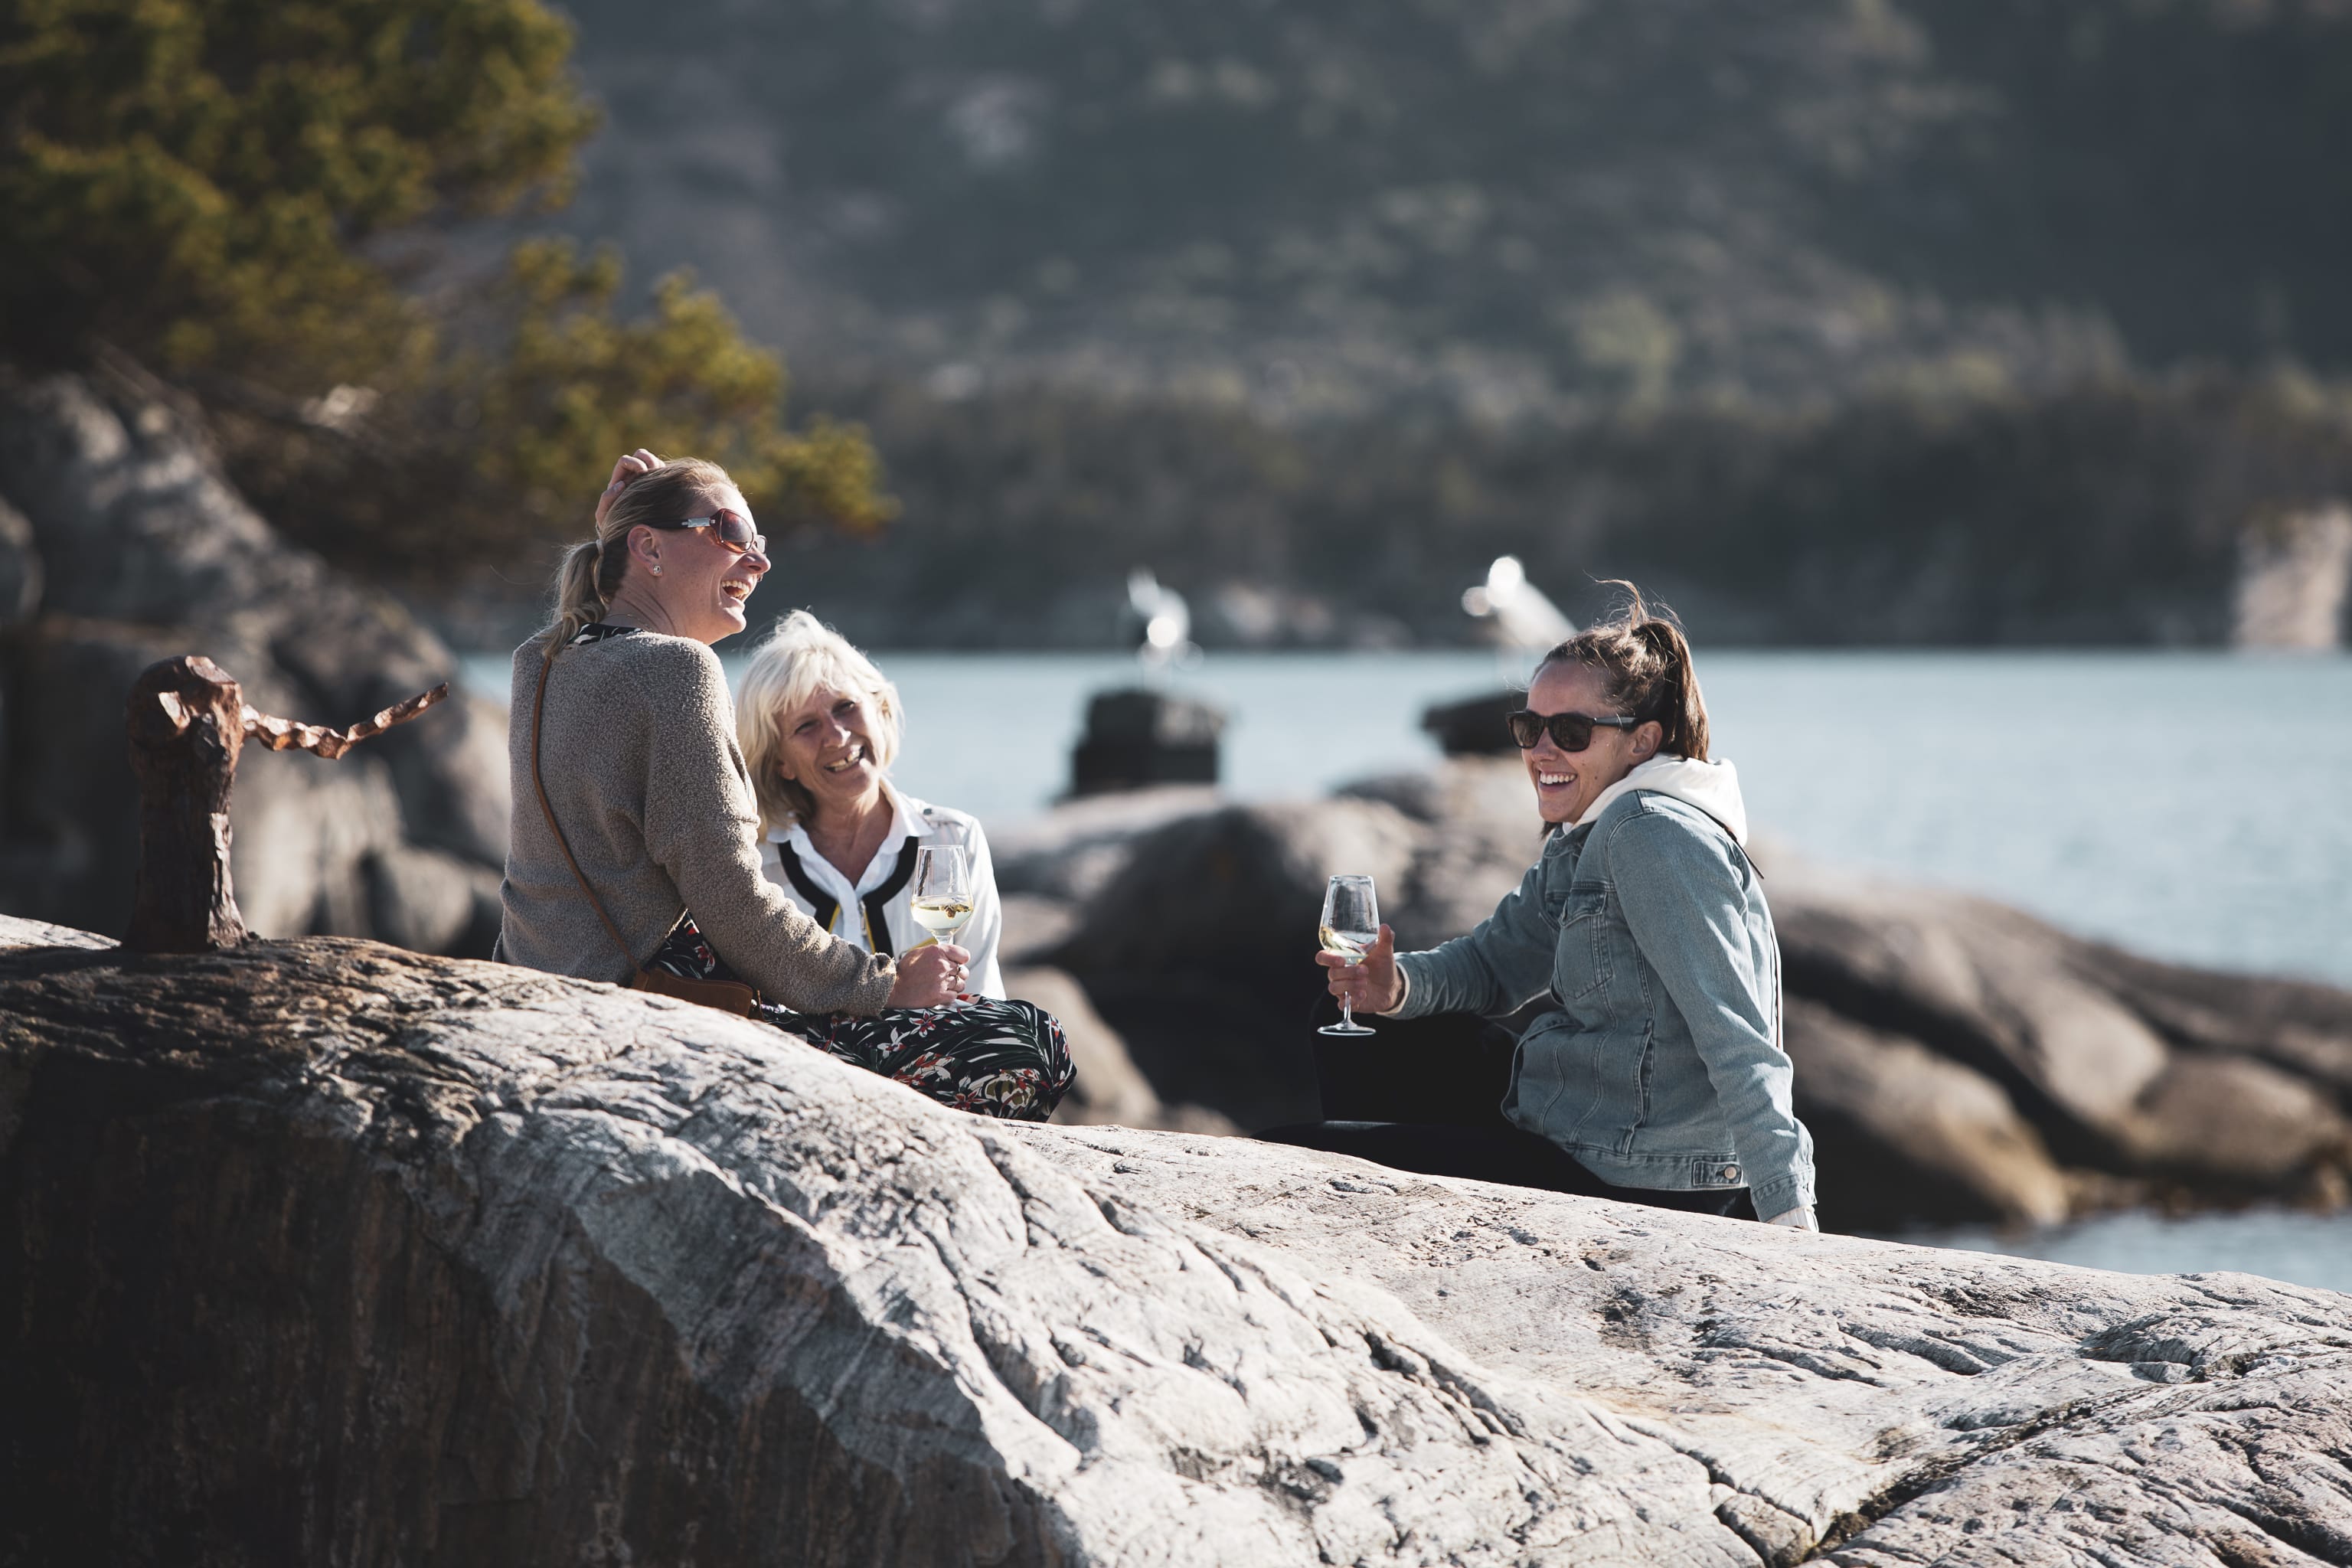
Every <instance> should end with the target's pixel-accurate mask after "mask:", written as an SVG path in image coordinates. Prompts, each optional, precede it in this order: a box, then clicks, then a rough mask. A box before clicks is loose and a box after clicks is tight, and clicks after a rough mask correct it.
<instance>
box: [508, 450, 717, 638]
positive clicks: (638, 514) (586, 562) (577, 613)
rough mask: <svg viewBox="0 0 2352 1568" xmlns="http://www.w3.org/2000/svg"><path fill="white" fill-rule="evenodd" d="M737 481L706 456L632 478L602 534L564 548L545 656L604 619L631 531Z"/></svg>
mask: <svg viewBox="0 0 2352 1568" xmlns="http://www.w3.org/2000/svg"><path fill="white" fill-rule="evenodd" d="M734 483H735V481H734V480H733V479H729V478H728V477H727V470H726V469H724V468H720V467H719V465H718V464H716V463H711V462H706V461H704V460H703V459H702V458H672V459H671V460H670V461H668V462H667V463H664V464H663V465H662V466H661V467H660V468H656V469H655V470H654V471H653V472H651V473H649V474H640V475H638V476H637V477H636V478H635V479H631V480H630V481H629V485H628V488H627V489H625V490H623V491H622V492H621V493H620V495H619V496H618V497H617V498H616V499H615V500H614V502H613V504H612V507H611V508H610V509H609V510H607V511H606V512H605V513H604V521H602V522H600V523H598V524H597V525H596V537H595V538H593V539H589V540H583V541H582V542H580V543H578V544H575V545H573V546H572V548H571V549H569V550H567V551H565V552H563V564H562V565H561V566H559V567H557V568H556V569H555V584H554V587H555V593H554V597H555V618H554V620H553V621H552V622H551V623H550V625H549V626H548V627H547V630H546V631H545V632H543V633H542V634H541V635H542V636H543V637H546V639H547V644H546V646H545V647H543V648H541V650H540V657H541V658H543V659H546V658H554V657H555V650H556V649H558V648H560V647H563V646H564V645H565V644H566V643H568V642H570V641H571V640H572V638H573V637H578V636H579V635H580V628H581V627H583V626H590V625H593V623H595V622H596V621H598V620H601V619H602V618H604V610H605V607H606V606H607V605H611V604H612V602H613V595H615V594H617V593H619V592H620V589H621V582H622V579H623V578H624V577H625V576H626V575H627V574H628V570H629V542H628V541H629V530H631V529H633V528H635V527H637V526H638V525H639V524H641V523H654V524H660V523H666V522H672V521H678V520H681V519H683V518H685V517H686V516H687V515H688V513H689V512H690V511H691V510H692V509H693V506H694V503H695V501H696V499H697V498H698V497H700V496H703V495H706V494H708V493H709V492H710V491H712V490H715V489H719V488H720V487H722V486H730V487H731V486H732V485H733V484H734Z"/></svg>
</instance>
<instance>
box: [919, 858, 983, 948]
mask: <svg viewBox="0 0 2352 1568" xmlns="http://www.w3.org/2000/svg"><path fill="white" fill-rule="evenodd" d="M971 903H972V899H971V862H970V861H969V860H967V859H966V858H964V852H963V848H962V847H961V845H955V844H941V845H937V846H926V847H923V848H919V849H918V850H916V851H915V889H914V900H913V904H912V910H911V912H912V913H913V915H914V917H915V923H916V924H917V925H919V926H920V927H922V928H923V929H924V930H925V931H929V932H930V933H931V940H932V941H934V942H946V941H947V940H949V939H950V937H952V936H954V935H955V934H956V932H958V931H961V930H963V928H964V926H965V924H966V923H967V922H968V921H971Z"/></svg>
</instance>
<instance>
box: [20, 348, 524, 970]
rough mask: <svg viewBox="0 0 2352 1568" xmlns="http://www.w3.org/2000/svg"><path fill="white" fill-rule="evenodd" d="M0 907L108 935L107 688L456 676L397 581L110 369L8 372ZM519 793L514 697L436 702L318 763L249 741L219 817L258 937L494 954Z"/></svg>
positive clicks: (310, 707)
mask: <svg viewBox="0 0 2352 1568" xmlns="http://www.w3.org/2000/svg"><path fill="white" fill-rule="evenodd" d="M0 429H5V432H6V435H7V439H6V441H5V444H0V558H5V559H0V601H7V602H5V603H0V626H6V627H7V631H8V636H7V637H5V638H0V703H5V710H0V793H5V795H6V798H7V801H8V820H7V821H6V822H5V825H0V826H5V834H0V910H7V911H8V912H10V913H13V914H16V915H21V916H26V917H32V918H38V919H44V920H57V921H69V922H72V923H74V924H76V925H80V926H87V927H90V928H93V929H100V930H106V931H121V930H122V929H123V928H124V926H125V925H126V924H127V922H128V921H129V918H130V909H131V880H132V873H133V870H134V869H135V868H136V865H137V861H138V844H137V837H136V829H135V810H134V805H133V803H134V802H135V799H136V795H135V792H134V790H133V787H132V784H131V770H130V764H129V761H128V757H127V752H126V745H125V742H124V738H123V700H124V699H125V698H126V697H127V696H128V695H129V693H130V689H131V681H132V680H133V679H136V678H137V676H138V674H139V672H140V671H141V670H142V669H143V668H146V667H147V666H148V665H150V664H152V663H153V662H154V661H156V660H157V659H162V658H171V657H173V656H174V655H178V654H184V653H200V654H204V655H205V656H207V657H210V658H213V659H214V660H215V662H216V663H218V664H219V665H220V666H221V667H222V668H224V669H226V671H227V672H228V673H229V674H230V675H232V676H234V677H235V678H236V679H237V680H238V681H239V683H240V684H241V685H242V686H243V687H244V688H245V691H246V695H247V700H250V701H251V702H253V703H254V705H255V706H257V707H259V708H261V709H263V710H266V711H269V712H274V713H278V714H280V715H283V716H286V717H289V718H293V719H297V720H301V721H311V722H320V723H326V724H330V725H341V724H347V723H350V722H352V721H354V720H357V719H360V718H362V717H364V716H365V715H367V714H369V713H373V712H374V711H375V710H378V709H380V708H382V707H383V706H384V705H386V704H387V703H390V702H394V701H397V700H400V699H402V698H404V697H408V696H411V695H413V694H415V692H418V691H422V690H425V689H426V688H428V687H431V686H434V685H436V684H438V683H439V682H441V681H443V680H446V679H452V678H453V677H455V676H456V675H457V659H456V658H455V656H454V655H452V654H451V653H450V651H449V650H448V649H447V648H446V647H444V646H443V645H442V644H441V642H440V640H439V639H438V638H436V637H434V636H433V634H432V633H431V632H429V631H427V630H425V628H424V627H423V626H419V625H417V624H416V623H415V620H414V619H412V618H411V617H410V616H408V614H407V613H406V612H405V611H404V610H403V609H402V608H401V607H400V605H398V604H397V603H395V602H394V600H393V599H391V598H390V597H388V596H386V595H383V594H380V593H377V592H375V591H373V590H372V589H369V588H367V587H365V586H363V585H362V584H358V583H355V582H353V581H352V580H351V579H349V578H347V577H345V576H343V575H342V574H339V573H337V572H335V571H333V570H331V568H330V567H328V565H327V564H326V563H325V562H323V561H321V560H320V558H319V557H318V556H316V555H315V554H313V553H311V552H309V551H306V550H301V549H299V548H297V547H295V546H293V545H291V544H289V543H288V542H286V541H285V540H284V539H283V538H281V537H279V536H278V533H277V532H276V531H274V530H272V529H271V528H270V527H269V525H268V523H267V522H266V521H263V520H262V518H261V517H260V516H259V515H257V513H256V512H255V511H254V510H252V508H251V507H250V506H248V505H247V503H246V502H245V500H243V498H242V497H240V496H239V495H238V494H237V493H236V490H235V489H233V488H232V487H231V486H230V485H229V484H228V482H227V481H226V479H225V478H223V476H222V475H221V474H220V472H219V470H218V465H217V462H216V461H215V457H214V455H213V452H212V449H211V447H210V446H209V444H208V443H207V441H206V440H205V437H204V435H203V433H202V432H201V431H200V430H199V429H198V428H196V427H195V426H194V425H192V424H191V423H190V422H189V421H188V420H187V419H186V418H184V416H182V415H181V414H180V413H179V412H178V411H176V410H175V409H173V407H172V406H170V405H167V404H166V403H164V402H163V401H161V400H160V399H159V398H157V397H156V396H154V395H152V394H151V393H149V392H147V391H142V389H140V388H136V387H132V386H130V385H127V384H121V382H119V381H118V380H116V379H115V378H112V377H110V376H107V375H104V374H92V375H89V376H70V375H58V376H49V377H46V378H42V379H38V380H27V379H25V378H23V377H21V376H19V375H17V374H14V373H12V372H9V371H7V370H6V369H5V367H0ZM510 804H511V802H510V790H509V780H508V773H507V756H506V713H505V710H504V707H503V706H502V705H500V704H499V703H495V702H486V701H483V700H479V699H475V698H463V699H458V700H452V701H450V702H448V703H446V704H445V705H443V707H442V708H441V709H440V710H436V712H435V713H433V714H432V715H431V716H430V717H429V718H428V719H426V720H425V721H423V722H420V723H418V724H415V725H413V726H410V727H407V728H404V729H402V730H397V731H393V732H392V733H390V734H387V735H385V736H383V738H382V739H381V740H379V741H376V742H372V743H371V745H370V747H369V749H368V751H367V752H365V753H362V754H359V755H355V756H353V757H352V758H350V759H348V760H346V761H344V762H342V763H338V764H337V765H336V766H334V767H332V768H320V767H318V766H316V765H315V764H312V763H309V762H308V760H307V759H304V758H300V757H289V756H279V755H275V754H270V753H265V752H259V751H255V752H249V753H248V754H247V757H246V759H245V761H244V762H243V763H242V765H241V766H240V767H239V769H238V772H237V778H236V793H235V795H234V797H233V801H232V807H231V819H232V826H233V828H234V831H235V833H236V841H235V845H234V847H233V849H232V852H231V874H232V876H233V878H234V879H235V881H236V894H237V902H238V905H239V907H240V908H241V909H242V910H243V911H244V913H245V916H246V918H247V921H248V922H249V923H250V924H251V925H252V926H253V928H254V929H256V930H257V931H266V932H268V933H270V934H272V935H280V936H292V935H300V934H304V933H308V932H334V933H339V934H342V935H350V936H374V937H383V938H386V939H389V940H392V941H394V942H400V943H401V944H403V945H404V946H409V947H414V948H416V949H419V950H421V951H425V952H467V953H473V954H477V955H485V956H486V955H487V954H488V952H489V950H490V943H491V942H492V941H493V939H494V938H495V937H496V936H497V934H498V922H499V877H500V876H501V874H502V873H503V871H504V868H505V863H506V848H507V831H508V814H509V806H510Z"/></svg>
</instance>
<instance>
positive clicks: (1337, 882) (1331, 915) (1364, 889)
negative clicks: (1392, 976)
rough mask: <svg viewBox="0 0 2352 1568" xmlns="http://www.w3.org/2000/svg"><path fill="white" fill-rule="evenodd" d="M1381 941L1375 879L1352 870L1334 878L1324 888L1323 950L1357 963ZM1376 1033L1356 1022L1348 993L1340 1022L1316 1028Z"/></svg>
mask: <svg viewBox="0 0 2352 1568" xmlns="http://www.w3.org/2000/svg"><path fill="white" fill-rule="evenodd" d="M1380 940H1381V905H1380V900H1378V899H1376V898H1374V897H1373V896H1372V879H1370V877H1366V876H1361V875H1359V874H1358V873H1355V872H1352V871H1350V872H1343V873H1341V874H1340V875H1339V876H1337V877H1334V878H1332V879H1331V885H1330V886H1329V887H1328V888H1326V889H1323V930H1322V942H1323V951H1324V952H1328V953H1334V954H1336V955H1338V956H1339V957H1341V958H1344V959H1346V960H1347V961H1348V963H1349V964H1350V965H1353V964H1356V963H1361V962H1362V960H1363V956H1364V954H1365V953H1367V952H1370V951H1371V949H1372V947H1373V945H1374V944H1375V943H1377V942H1379V941H1380ZM1375 1032H1376V1031H1374V1030H1372V1029H1370V1028H1368V1027H1366V1026H1364V1025H1362V1024H1359V1023H1358V1022H1356V1014H1355V1008H1354V1005H1353V1004H1351V1003H1350V1002H1349V1000H1348V998H1347V997H1345V996H1342V997H1341V998H1339V1022H1338V1023H1336V1024H1326V1025H1324V1026H1323V1027H1322V1028H1320V1029H1318V1030H1317V1031H1316V1033H1318V1034H1322V1035H1370V1034H1372V1033H1375Z"/></svg>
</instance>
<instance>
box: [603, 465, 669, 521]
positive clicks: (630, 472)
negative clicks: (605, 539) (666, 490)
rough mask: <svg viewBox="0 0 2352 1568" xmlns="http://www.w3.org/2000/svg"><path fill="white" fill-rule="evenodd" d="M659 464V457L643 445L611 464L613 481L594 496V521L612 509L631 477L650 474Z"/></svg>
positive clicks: (626, 487) (627, 486)
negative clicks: (598, 494)
mask: <svg viewBox="0 0 2352 1568" xmlns="http://www.w3.org/2000/svg"><path fill="white" fill-rule="evenodd" d="M661 466H662V460H661V459H660V458H656V457H655V456H654V455H653V454H652V453H651V452H648V451H646V449H645V448H644V447H638V448H637V449H636V450H635V451H634V452H631V453H629V454H628V455H627V456H625V457H624V458H622V459H621V460H620V461H619V462H617V463H614V465H613V482H612V483H611V484H609V485H606V486H605V487H604V494H603V495H600V496H598V497H597V498H596V521H598V522H602V521H604V514H605V513H606V512H608V511H610V510H613V503H614V501H616V500H620V498H621V492H622V491H623V490H625V489H628V488H629V481H630V480H631V479H635V478H637V477H638V476H639V475H640V474H650V473H652V472H653V471H654V470H655V469H656V468H660V467H661Z"/></svg>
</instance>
